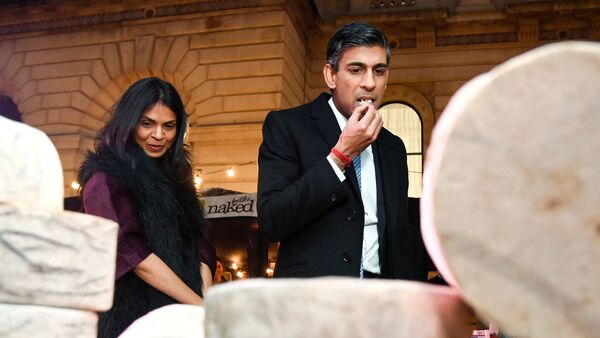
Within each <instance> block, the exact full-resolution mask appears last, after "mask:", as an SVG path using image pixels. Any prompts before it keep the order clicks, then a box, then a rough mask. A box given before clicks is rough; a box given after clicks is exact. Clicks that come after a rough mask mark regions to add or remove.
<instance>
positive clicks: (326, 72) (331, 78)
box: [323, 63, 337, 90]
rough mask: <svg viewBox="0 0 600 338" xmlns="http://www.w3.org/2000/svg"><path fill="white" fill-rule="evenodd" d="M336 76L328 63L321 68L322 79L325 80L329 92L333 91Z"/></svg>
mask: <svg viewBox="0 0 600 338" xmlns="http://www.w3.org/2000/svg"><path fill="white" fill-rule="evenodd" d="M336 75H337V74H336V72H335V70H334V69H333V67H332V66H331V65H330V64H329V63H326V64H325V66H324V67H323V77H324V78H325V83H326V84H327V87H329V89H330V90H334V89H335V80H336Z"/></svg>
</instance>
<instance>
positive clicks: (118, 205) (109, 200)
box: [83, 171, 152, 279]
mask: <svg viewBox="0 0 600 338" xmlns="http://www.w3.org/2000/svg"><path fill="white" fill-rule="evenodd" d="M83 208H84V210H85V213H86V214H90V215H96V216H100V217H104V218H108V219H110V220H113V221H115V222H117V223H118V224H119V237H118V241H117V272H116V276H115V279H119V278H120V277H121V276H123V275H124V274H126V273H127V272H129V271H131V270H133V269H134V268H135V267H136V266H138V264H140V263H141V262H142V261H143V260H144V259H146V258H147V257H148V256H150V254H151V253H152V251H151V250H150V248H149V247H148V245H146V240H145V238H144V230H143V228H142V224H141V223H140V218H139V216H138V214H137V212H136V210H135V207H134V206H133V201H132V200H131V197H130V195H129V193H128V192H127V191H126V190H125V189H124V188H123V187H122V186H121V185H120V184H119V183H118V182H117V181H116V180H115V179H113V178H112V177H110V176H108V175H107V174H106V173H105V172H102V171H98V172H96V173H95V174H94V175H92V177H91V178H90V179H89V180H88V182H87V183H86V185H85V188H84V189H83Z"/></svg>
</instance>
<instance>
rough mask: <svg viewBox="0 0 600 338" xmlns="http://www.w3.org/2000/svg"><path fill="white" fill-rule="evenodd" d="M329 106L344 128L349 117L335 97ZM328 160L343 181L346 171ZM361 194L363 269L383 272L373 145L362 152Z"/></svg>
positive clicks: (342, 128) (329, 158)
mask: <svg viewBox="0 0 600 338" xmlns="http://www.w3.org/2000/svg"><path fill="white" fill-rule="evenodd" d="M329 106H331V109H332V110H333V114H334V115H335V118H336V120H337V122H338V125H339V126H340V130H344V128H345V127H346V123H348V119H347V118H346V117H345V116H344V115H342V113H340V112H339V110H338V109H337V108H336V106H335V104H333V99H329ZM327 160H328V161H329V164H331V167H332V168H333V170H334V171H335V173H336V174H337V177H338V178H339V179H340V181H341V182H343V181H344V180H345V179H346V176H345V175H344V172H343V171H342V170H341V169H340V168H339V167H338V166H337V164H335V162H334V161H333V159H332V158H331V157H330V156H327ZM360 170H361V180H360V194H361V196H362V202H363V206H364V209H365V226H364V234H363V247H362V260H363V269H364V270H366V271H369V272H372V273H377V274H379V273H381V269H380V267H379V235H378V234H377V184H376V183H375V182H376V178H375V161H374V159H373V148H372V147H371V145H369V146H368V147H367V149H365V150H364V151H363V152H362V153H360Z"/></svg>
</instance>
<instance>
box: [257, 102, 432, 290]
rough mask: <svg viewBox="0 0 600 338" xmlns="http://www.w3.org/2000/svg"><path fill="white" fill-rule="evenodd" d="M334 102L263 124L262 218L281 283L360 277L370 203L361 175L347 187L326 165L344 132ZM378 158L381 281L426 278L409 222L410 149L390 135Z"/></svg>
mask: <svg viewBox="0 0 600 338" xmlns="http://www.w3.org/2000/svg"><path fill="white" fill-rule="evenodd" d="M329 98H330V96H329V95H328V94H321V95H320V96H319V97H318V98H317V99H316V100H314V101H312V102H310V103H308V104H305V105H302V106H299V107H295V108H292V109H287V110H281V111H272V112H270V113H269V114H268V115H267V117H266V119H265V122H264V125H263V143H262V144H261V146H260V152H259V158H258V162H259V179H258V217H259V226H260V230H261V231H262V232H263V233H264V234H265V235H266V236H267V238H269V240H271V241H273V242H280V247H279V254H278V257H277V265H276V269H275V276H276V277H316V276H331V275H338V276H358V275H359V270H360V260H361V254H362V239H363V227H364V210H363V204H362V199H361V197H360V190H359V189H358V184H357V181H356V175H355V173H354V170H353V169H352V168H348V169H347V170H346V171H345V175H346V177H347V178H346V180H344V181H343V182H340V180H339V178H338V177H337V176H336V174H335V172H334V170H333V169H332V168H331V165H330V164H329V162H328V161H327V158H326V157H327V155H328V154H329V152H330V150H331V148H332V147H333V146H334V145H335V144H336V142H337V140H338V138H339V135H340V133H341V130H340V128H339V125H338V123H337V121H336V119H335V116H334V114H333V111H332V110H331V107H330V106H329V104H328V102H327V101H328V100H329ZM373 154H374V159H375V170H376V177H377V182H373V183H372V184H377V200H378V201H377V202H378V206H377V207H378V233H379V253H380V255H379V256H380V263H381V267H382V274H383V275H384V277H387V278H402V279H422V271H421V259H422V258H421V255H422V253H423V249H422V241H421V237H420V231H419V229H418V228H417V227H416V226H411V225H410V224H409V222H408V209H407V208H408V206H407V190H408V169H407V164H406V149H405V147H404V143H403V142H402V140H400V138H398V137H396V136H394V135H393V134H391V133H390V132H389V131H387V130H385V129H383V130H382V131H381V133H380V134H379V137H378V139H377V141H376V142H375V143H373Z"/></svg>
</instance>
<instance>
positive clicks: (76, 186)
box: [71, 181, 80, 190]
mask: <svg viewBox="0 0 600 338" xmlns="http://www.w3.org/2000/svg"><path fill="white" fill-rule="evenodd" d="M79 187H80V185H79V183H78V182H77V181H73V182H71V188H73V189H74V190H79Z"/></svg>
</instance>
